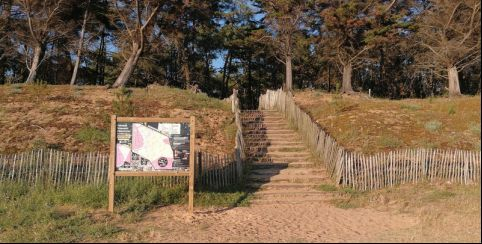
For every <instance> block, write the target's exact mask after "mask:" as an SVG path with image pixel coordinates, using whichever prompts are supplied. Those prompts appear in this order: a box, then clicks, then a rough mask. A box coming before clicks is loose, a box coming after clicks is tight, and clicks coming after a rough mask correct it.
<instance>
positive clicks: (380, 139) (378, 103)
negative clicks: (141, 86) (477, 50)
mask: <svg viewBox="0 0 482 244" xmlns="http://www.w3.org/2000/svg"><path fill="white" fill-rule="evenodd" d="M295 101H296V103H297V104H298V105H300V107H301V108H303V109H304V110H305V111H307V112H308V113H309V114H310V115H311V116H312V117H313V118H315V119H316V121H317V122H318V123H319V124H320V125H321V126H322V127H323V128H324V129H325V131H327V132H328V133H330V134H331V135H333V136H334V137H335V139H336V140H337V141H338V142H339V143H341V144H342V145H343V146H344V147H346V148H347V149H351V150H356V151H359V152H364V153H374V152H378V151H386V150H393V149H397V148H406V147H412V148H415V147H424V148H442V149H455V148H456V149H466V150H480V115H481V111H480V108H481V106H480V96H472V97H471V96H463V97H460V98H456V99H448V98H441V97H440V98H439V97H437V98H430V99H405V100H388V99H376V98H366V97H363V96H360V95H354V96H347V95H343V96H341V95H335V94H328V93H321V92H318V91H297V92H295Z"/></svg>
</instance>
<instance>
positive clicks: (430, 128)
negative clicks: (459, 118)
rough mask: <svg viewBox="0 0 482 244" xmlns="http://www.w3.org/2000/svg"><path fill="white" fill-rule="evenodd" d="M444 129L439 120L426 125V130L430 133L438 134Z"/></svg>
mask: <svg viewBox="0 0 482 244" xmlns="http://www.w3.org/2000/svg"><path fill="white" fill-rule="evenodd" d="M441 127H442V122H440V121H438V120H431V121H429V122H427V123H425V129H426V130H427V131H430V132H432V133H433V132H437V131H438V130H440V128H441Z"/></svg>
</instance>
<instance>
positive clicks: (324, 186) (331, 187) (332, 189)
mask: <svg viewBox="0 0 482 244" xmlns="http://www.w3.org/2000/svg"><path fill="white" fill-rule="evenodd" d="M318 189H319V190H321V191H325V192H335V191H338V188H337V187H336V186H334V185H328V184H321V185H320V186H318Z"/></svg>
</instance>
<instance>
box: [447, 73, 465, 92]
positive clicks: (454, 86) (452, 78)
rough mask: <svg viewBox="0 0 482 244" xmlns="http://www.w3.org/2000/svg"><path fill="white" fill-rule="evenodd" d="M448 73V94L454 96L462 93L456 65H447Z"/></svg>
mask: <svg viewBox="0 0 482 244" xmlns="http://www.w3.org/2000/svg"><path fill="white" fill-rule="evenodd" d="M448 74H449V96H450V97H455V96H460V95H462V93H461V92H460V84H459V72H458V71H457V67H456V66H452V67H449V68H448Z"/></svg>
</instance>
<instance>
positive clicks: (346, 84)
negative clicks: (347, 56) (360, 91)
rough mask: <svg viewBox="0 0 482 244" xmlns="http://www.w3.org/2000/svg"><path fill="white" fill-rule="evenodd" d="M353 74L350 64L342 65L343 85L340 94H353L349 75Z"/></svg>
mask: <svg viewBox="0 0 482 244" xmlns="http://www.w3.org/2000/svg"><path fill="white" fill-rule="evenodd" d="M352 73H353V68H352V66H351V63H347V64H345V65H343V83H342V85H341V91H340V92H341V93H353V88H352V86H351V75H352Z"/></svg>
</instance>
